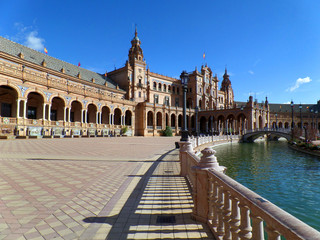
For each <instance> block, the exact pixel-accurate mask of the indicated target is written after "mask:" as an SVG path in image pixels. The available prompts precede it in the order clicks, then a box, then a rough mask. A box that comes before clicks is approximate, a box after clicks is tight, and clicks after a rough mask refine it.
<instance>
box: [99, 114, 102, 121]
mask: <svg viewBox="0 0 320 240" xmlns="http://www.w3.org/2000/svg"><path fill="white" fill-rule="evenodd" d="M101 119H102V112H100V113H99V124H101V123H102V121H101Z"/></svg>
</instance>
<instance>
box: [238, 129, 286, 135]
mask: <svg viewBox="0 0 320 240" xmlns="http://www.w3.org/2000/svg"><path fill="white" fill-rule="evenodd" d="M261 131H263V132H283V133H290V132H291V129H289V128H257V129H245V130H244V134H247V133H252V132H261Z"/></svg>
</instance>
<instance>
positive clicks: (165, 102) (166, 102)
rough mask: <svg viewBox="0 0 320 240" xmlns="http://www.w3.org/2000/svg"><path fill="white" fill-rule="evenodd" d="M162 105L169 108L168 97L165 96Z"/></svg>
mask: <svg viewBox="0 0 320 240" xmlns="http://www.w3.org/2000/svg"><path fill="white" fill-rule="evenodd" d="M163 103H164V105H166V106H169V103H170V102H169V97H168V96H166V97H165V98H164V101H163Z"/></svg>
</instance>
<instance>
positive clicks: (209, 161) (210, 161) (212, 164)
mask: <svg viewBox="0 0 320 240" xmlns="http://www.w3.org/2000/svg"><path fill="white" fill-rule="evenodd" d="M201 153H202V157H201V159H200V162H199V167H200V168H202V169H215V170H217V171H219V172H223V173H224V172H225V171H226V170H227V168H226V167H224V166H219V163H218V161H217V158H216V156H215V155H214V154H215V153H216V151H215V150H213V149H212V148H205V149H203V150H202V151H201Z"/></svg>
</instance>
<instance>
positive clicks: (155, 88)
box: [153, 82, 157, 90]
mask: <svg viewBox="0 0 320 240" xmlns="http://www.w3.org/2000/svg"><path fill="white" fill-rule="evenodd" d="M153 90H157V83H156V82H153Z"/></svg>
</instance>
